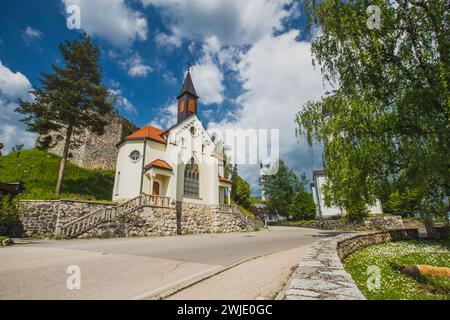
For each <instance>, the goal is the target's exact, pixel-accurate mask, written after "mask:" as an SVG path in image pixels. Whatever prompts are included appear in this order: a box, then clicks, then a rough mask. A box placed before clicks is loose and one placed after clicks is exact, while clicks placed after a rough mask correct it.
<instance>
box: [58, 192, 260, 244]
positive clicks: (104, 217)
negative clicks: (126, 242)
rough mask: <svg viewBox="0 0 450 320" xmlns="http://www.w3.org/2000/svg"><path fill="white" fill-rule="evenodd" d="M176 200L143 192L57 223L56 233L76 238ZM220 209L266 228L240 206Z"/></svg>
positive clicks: (256, 227) (252, 224)
mask: <svg viewBox="0 0 450 320" xmlns="http://www.w3.org/2000/svg"><path fill="white" fill-rule="evenodd" d="M173 205H174V202H173V201H172V199H171V198H169V197H161V196H152V195H148V194H141V195H140V196H137V197H135V198H133V199H131V200H128V201H126V202H124V203H121V204H119V205H117V206H113V207H103V208H100V209H97V210H94V211H92V212H89V213H87V214H85V215H84V216H82V217H79V218H77V219H75V220H73V221H70V222H68V223H65V224H59V223H58V224H57V226H56V230H55V234H56V236H57V237H58V238H62V239H67V238H76V237H78V236H80V235H82V234H83V233H85V232H87V231H89V230H91V229H92V228H95V227H97V226H99V225H100V224H102V223H107V222H112V221H115V220H117V219H118V217H120V216H123V215H127V214H132V213H133V212H135V211H136V210H138V209H140V208H141V207H143V206H152V207H155V208H170V207H171V206H173ZM219 211H220V212H223V213H227V214H233V215H234V216H236V217H237V218H238V219H240V220H241V221H242V222H243V223H244V224H245V225H247V226H250V227H252V228H254V229H260V228H264V223H263V222H262V221H260V220H258V219H254V218H252V217H250V216H248V215H247V214H245V213H244V212H242V211H241V210H240V209H239V207H238V206H236V205H234V204H232V205H229V204H220V205H219Z"/></svg>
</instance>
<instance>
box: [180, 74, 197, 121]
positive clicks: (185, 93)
mask: <svg viewBox="0 0 450 320" xmlns="http://www.w3.org/2000/svg"><path fill="white" fill-rule="evenodd" d="M177 99H178V122H181V121H183V120H184V119H186V118H187V117H189V116H190V115H191V114H194V113H197V100H198V96H197V93H196V92H195V88H194V84H193V83H192V79H191V73H190V70H189V69H188V72H187V74H186V78H185V79H184V83H183V87H182V88H181V91H180V94H179V95H178V97H177Z"/></svg>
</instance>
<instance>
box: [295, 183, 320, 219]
mask: <svg viewBox="0 0 450 320" xmlns="http://www.w3.org/2000/svg"><path fill="white" fill-rule="evenodd" d="M289 216H290V218H291V219H295V220H311V219H314V218H315V217H316V204H315V203H314V200H313V198H312V196H311V194H309V193H307V192H306V191H305V190H303V189H300V191H299V192H298V193H297V194H296V195H294V197H293V198H292V202H291V204H290V206H289Z"/></svg>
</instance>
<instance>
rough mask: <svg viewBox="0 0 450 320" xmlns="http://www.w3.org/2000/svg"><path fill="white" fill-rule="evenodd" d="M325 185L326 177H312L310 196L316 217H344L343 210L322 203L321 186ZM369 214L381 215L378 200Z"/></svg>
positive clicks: (370, 208) (371, 207) (381, 210)
mask: <svg viewBox="0 0 450 320" xmlns="http://www.w3.org/2000/svg"><path fill="white" fill-rule="evenodd" d="M325 183H326V176H322V175H320V176H315V177H314V187H313V188H312V195H313V198H314V202H315V203H316V206H317V213H318V216H322V217H325V218H326V217H333V216H338V215H345V214H346V212H345V210H344V209H341V208H339V207H336V206H331V207H327V206H325V202H324V194H323V185H324V184H325ZM368 209H369V213H370V214H382V213H383V208H382V205H381V201H380V200H378V199H377V200H376V202H375V204H374V205H373V206H369V208H368Z"/></svg>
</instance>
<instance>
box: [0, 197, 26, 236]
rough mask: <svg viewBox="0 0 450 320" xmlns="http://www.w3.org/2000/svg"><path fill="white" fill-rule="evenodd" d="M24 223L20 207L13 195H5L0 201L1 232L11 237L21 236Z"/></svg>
mask: <svg viewBox="0 0 450 320" xmlns="http://www.w3.org/2000/svg"><path fill="white" fill-rule="evenodd" d="M22 231H23V229H22V225H21V222H20V219H19V209H18V208H17V205H16V203H15V202H14V201H13V199H12V197H9V196H8V197H3V198H1V201H0V234H1V235H4V236H9V237H20V236H21V235H22Z"/></svg>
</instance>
